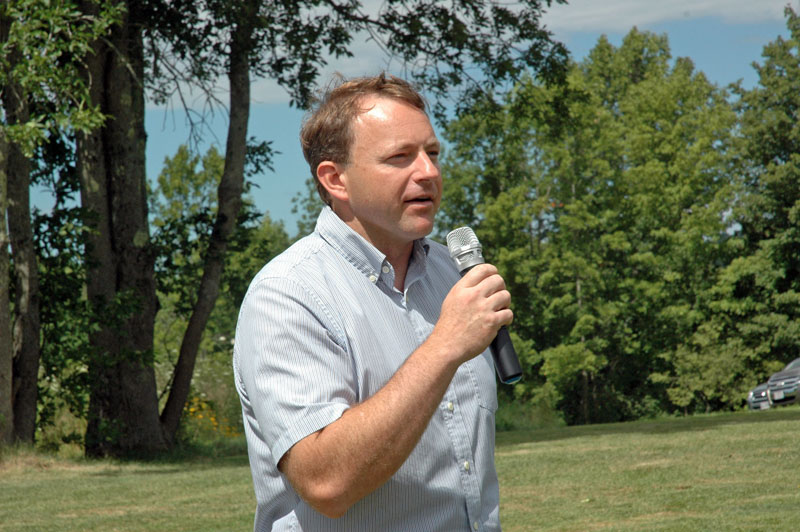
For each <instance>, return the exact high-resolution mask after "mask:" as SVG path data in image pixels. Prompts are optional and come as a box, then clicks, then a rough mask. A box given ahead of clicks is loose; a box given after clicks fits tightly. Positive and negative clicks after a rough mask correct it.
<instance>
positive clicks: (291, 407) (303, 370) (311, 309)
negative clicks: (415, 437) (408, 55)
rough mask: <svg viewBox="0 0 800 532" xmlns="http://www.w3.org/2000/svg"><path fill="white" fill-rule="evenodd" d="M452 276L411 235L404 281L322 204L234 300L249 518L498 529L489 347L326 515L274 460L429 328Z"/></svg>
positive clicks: (392, 366) (342, 527) (447, 262)
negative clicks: (336, 513)
mask: <svg viewBox="0 0 800 532" xmlns="http://www.w3.org/2000/svg"><path fill="white" fill-rule="evenodd" d="M458 279H459V274H458V271H457V270H456V268H455V265H454V263H453V261H452V260H451V259H450V256H449V254H448V252H447V248H446V247H445V246H443V245H441V244H438V243H436V242H433V241H431V240H428V239H421V240H418V241H416V242H415V243H414V250H413V253H412V257H411V260H410V262H409V267H408V272H407V275H406V283H405V285H406V286H405V290H404V291H403V292H401V291H399V290H397V289H395V288H394V270H393V268H392V266H391V265H390V264H389V262H388V261H387V260H386V257H385V256H384V255H383V254H381V253H380V252H379V251H378V250H377V249H376V248H375V247H374V246H372V245H371V244H370V243H368V242H367V241H366V240H365V239H364V238H362V237H361V236H360V235H358V234H357V233H356V232H355V231H353V230H352V229H350V227H348V226H347V225H346V224H345V223H344V222H343V221H341V220H340V219H339V218H338V217H337V216H336V215H335V214H334V213H333V211H331V210H330V209H329V208H327V207H326V208H325V209H324V210H323V211H322V213H321V214H320V216H319V219H318V220H317V226H316V229H315V231H314V233H312V234H311V235H309V236H306V237H305V238H303V239H301V240H299V241H298V242H296V243H295V244H294V245H292V246H291V247H290V248H289V249H287V250H286V251H285V252H283V253H282V254H281V255H279V256H278V257H276V258H275V259H274V260H272V261H270V263H269V264H267V265H266V266H265V267H264V268H263V269H262V270H261V271H260V272H259V273H258V274H257V275H256V277H255V278H254V279H253V281H252V283H251V285H250V288H249V289H248V292H247V295H246V296H245V298H244V301H243V302H242V307H241V310H240V313H239V321H238V324H237V330H236V343H235V347H234V355H233V365H234V375H235V379H236V387H237V390H238V392H239V397H240V399H241V403H242V412H243V417H244V428H245V434H246V437H247V445H248V453H249V457H250V467H251V471H252V474H253V484H254V488H255V494H256V501H257V507H256V517H255V530H256V531H257V532H264V531H270V530H271V531H289V530H292V531H301V530H302V531H313V532H317V531H346V532H359V531H364V532H367V531H368V532H376V531H379V532H386V531H402V532H411V531H420V532H432V531H447V532H450V531H459V530H465V531H466V530H480V531H497V530H500V521H499V515H498V513H499V490H498V483H497V473H496V471H495V465H494V443H495V433H494V423H495V418H494V415H495V410H496V409H497V395H496V392H497V390H496V384H495V376H494V365H493V362H492V358H491V355H490V354H489V351H488V350H487V351H486V352H484V353H482V354H481V355H479V356H477V357H475V358H474V359H472V360H470V361H469V362H466V363H464V364H462V365H461V367H460V368H459V369H458V371H457V372H456V374H455V376H454V377H453V380H452V381H451V382H450V385H449V386H448V388H447V391H446V392H445V395H444V397H443V399H442V401H441V404H440V406H439V408H438V409H437V411H436V412H435V413H434V415H433V418H432V419H431V421H430V423H429V425H428V427H427V429H426V430H425V432H424V434H423V435H422V438H421V439H420V441H419V443H418V444H417V446H416V447H415V449H414V450H413V451H412V453H411V455H410V456H409V457H408V459H407V460H406V461H405V463H404V464H403V465H402V466H401V467H400V469H399V470H398V471H397V472H396V473H395V474H394V475H393V476H392V477H391V479H389V481H388V482H386V483H385V484H384V485H382V486H381V487H380V488H378V489H377V490H376V491H374V492H372V493H371V494H369V495H367V496H366V497H364V498H363V499H361V500H360V501H359V502H357V503H356V504H355V505H353V506H352V507H351V508H350V509H349V510H348V511H347V512H346V513H345V515H344V516H342V517H340V518H338V519H331V518H328V517H325V516H324V515H322V514H320V513H318V512H316V511H315V510H313V509H312V508H311V507H310V506H309V505H308V504H306V503H305V502H304V501H303V500H302V499H300V497H299V496H298V495H297V493H296V492H295V491H294V489H293V488H292V486H291V484H289V482H288V481H287V479H286V478H285V477H283V476H282V475H281V473H280V472H279V471H278V469H277V463H278V461H279V460H280V458H281V457H282V456H283V454H284V453H285V452H286V451H287V450H288V449H289V448H291V447H292V445H294V444H295V443H297V442H298V441H300V440H301V439H303V438H304V437H306V436H308V435H309V434H312V433H314V432H316V431H318V430H320V429H322V428H323V427H325V426H326V425H328V424H330V423H332V422H334V421H336V420H337V419H338V418H339V417H340V416H341V415H342V413H343V412H344V411H345V410H347V409H348V408H349V407H350V406H352V405H355V404H357V403H359V402H362V401H364V400H365V399H367V398H368V397H370V396H372V395H373V394H375V393H376V392H377V391H378V390H379V389H380V388H381V387H382V386H383V385H384V384H385V383H386V382H387V381H388V380H389V379H390V378H391V377H392V375H393V374H394V372H395V371H396V370H397V369H398V368H399V367H400V366H401V365H402V364H403V362H404V361H405V360H406V358H407V357H408V356H409V355H410V354H411V353H412V352H413V351H414V350H416V349H417V347H419V345H420V344H421V343H422V342H423V341H424V340H425V339H426V338H427V337H428V335H429V334H430V333H431V331H432V330H433V326H434V324H435V323H436V320H437V319H438V317H439V312H440V309H441V304H442V301H443V300H444V298H445V296H446V295H447V293H448V292H449V290H450V288H451V287H452V286H453V284H454V283H455V282H456V281H458Z"/></svg>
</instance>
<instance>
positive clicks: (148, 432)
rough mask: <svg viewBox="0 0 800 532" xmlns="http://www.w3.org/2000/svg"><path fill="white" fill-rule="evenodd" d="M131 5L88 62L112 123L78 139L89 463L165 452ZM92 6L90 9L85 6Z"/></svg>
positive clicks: (139, 47) (96, 94)
mask: <svg viewBox="0 0 800 532" xmlns="http://www.w3.org/2000/svg"><path fill="white" fill-rule="evenodd" d="M134 4H135V2H128V5H127V8H128V11H127V13H126V15H125V17H124V19H123V21H122V22H121V23H120V25H118V26H116V27H114V28H113V30H112V33H111V35H110V36H109V37H108V40H107V41H103V42H97V43H95V46H94V48H95V53H94V54H93V55H90V56H89V57H88V58H87V60H86V69H87V70H86V76H87V81H88V83H89V84H90V90H91V94H92V102H93V103H96V104H99V105H100V107H101V110H102V111H103V113H105V114H106V115H108V116H109V117H111V118H109V119H108V120H107V121H106V123H105V125H104V126H103V127H102V128H101V129H99V130H98V131H96V132H94V133H91V134H82V135H79V138H78V143H77V144H78V150H77V155H78V172H79V176H80V180H81V202H82V204H83V206H84V207H87V208H88V209H90V210H91V211H92V212H93V213H94V215H95V216H96V219H95V224H94V229H95V232H94V233H93V234H92V235H91V237H90V239H89V243H88V246H87V257H86V261H87V265H88V271H89V275H88V282H87V295H88V297H89V300H90V301H91V302H92V304H93V305H94V308H95V309H96V311H97V312H98V324H99V329H98V330H97V331H96V332H94V333H92V335H91V337H90V342H91V345H92V351H93V352H92V356H91V362H90V364H89V374H90V399H89V420H88V422H89V423H88V427H87V430H86V453H87V455H89V456H105V455H111V456H129V455H142V454H152V453H154V452H158V451H161V450H164V449H165V448H166V440H165V438H164V434H163V431H162V430H161V424H160V421H159V418H158V397H157V392H156V381H155V372H154V370H153V365H152V353H153V326H154V321H155V313H156V306H157V304H156V302H157V300H156V291H155V280H154V261H153V256H152V252H151V250H150V246H149V243H150V231H149V226H148V220H147V196H146V173H145V142H146V135H145V130H144V86H143V76H144V68H143V44H142V31H141V28H140V27H139V26H138V24H137V23H136V12H135V5H134ZM87 5H88V6H91V3H87Z"/></svg>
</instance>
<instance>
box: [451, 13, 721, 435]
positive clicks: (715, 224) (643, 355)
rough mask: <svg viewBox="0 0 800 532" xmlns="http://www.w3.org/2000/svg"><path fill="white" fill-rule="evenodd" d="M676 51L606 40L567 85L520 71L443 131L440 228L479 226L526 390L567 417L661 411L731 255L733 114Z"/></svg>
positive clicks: (641, 40) (646, 42) (525, 395)
mask: <svg viewBox="0 0 800 532" xmlns="http://www.w3.org/2000/svg"><path fill="white" fill-rule="evenodd" d="M670 61H671V56H670V53H669V47H668V44H667V41H666V37H660V36H656V35H652V34H648V33H642V32H639V31H637V30H635V29H634V30H632V31H631V32H630V33H629V34H628V35H627V36H626V37H625V39H624V40H623V43H622V46H621V47H619V48H615V47H614V46H612V45H611V44H610V43H609V42H608V41H607V40H605V39H604V38H601V39H600V41H599V42H598V44H597V45H596V46H595V48H594V49H593V50H592V51H591V52H590V53H589V55H588V57H587V58H586V59H585V60H584V61H583V62H581V63H579V64H575V65H573V66H572V68H571V70H570V73H569V76H568V86H567V87H566V88H555V89H553V88H547V87H543V86H541V85H540V84H537V83H535V82H534V81H533V80H527V81H525V82H524V83H522V84H520V85H519V86H518V87H517V88H516V89H515V91H513V92H512V93H511V94H510V96H509V98H508V99H507V101H506V102H505V104H504V105H503V106H501V107H498V106H495V105H494V104H493V103H492V102H486V103H483V104H479V105H476V106H475V108H474V109H473V112H472V113H469V114H465V115H462V116H461V117H459V119H458V120H457V121H455V122H454V123H452V124H451V125H450V127H449V128H448V130H447V137H448V140H449V141H450V142H451V143H453V145H454V148H453V150H452V151H451V152H448V153H447V156H446V157H445V165H444V168H445V172H446V179H447V181H448V187H446V198H445V200H444V202H443V204H444V205H445V216H444V218H443V222H444V223H443V226H455V225H458V224H472V225H474V226H475V230H476V233H477V234H478V236H479V238H480V240H481V242H482V243H483V245H484V247H485V249H486V250H487V253H486V254H487V259H488V260H491V261H493V262H494V263H495V264H497V266H498V268H499V269H500V271H501V272H502V273H503V275H504V277H505V279H506V282H507V285H508V286H509V290H510V291H511V292H512V294H513V296H514V297H513V305H514V309H515V316H516V317H515V322H514V324H513V329H514V330H515V331H516V332H517V334H518V336H519V338H520V342H518V345H520V346H521V349H519V348H518V350H519V351H520V355H521V358H522V359H523V362H524V364H525V367H526V370H527V371H526V375H527V376H528V377H527V379H526V382H525V383H524V384H523V385H522V386H521V387H520V386H519V385H518V386H517V389H516V390H515V395H517V396H518V397H517V399H521V400H532V399H533V398H534V397H539V400H540V401H541V400H544V397H546V396H550V397H551V399H550V400H551V401H552V400H556V401H557V402H558V405H559V409H561V410H562V412H563V413H564V415H565V417H566V419H567V421H568V422H571V423H575V422H583V423H588V422H597V421H615V420H624V419H633V418H636V417H639V416H642V415H652V414H654V413H656V412H659V411H661V410H662V409H664V408H665V407H666V406H667V403H666V401H665V399H666V398H665V397H664V393H663V386H662V385H661V383H660V382H659V380H658V379H657V378H656V379H651V377H652V376H653V374H654V373H655V374H657V372H658V371H659V370H663V369H665V368H667V367H669V365H668V359H669V357H670V355H668V353H672V352H673V350H674V349H675V348H676V347H677V345H678V344H679V343H680V340H681V338H682V335H683V334H685V333H686V332H687V331H691V330H693V328H694V327H695V326H696V324H697V322H698V320H699V319H700V317H701V316H700V315H699V314H698V312H697V307H698V302H697V301H696V299H695V294H697V293H699V292H701V291H702V289H703V288H704V286H707V285H708V283H709V282H710V281H711V280H712V279H713V277H714V275H715V271H716V268H717V265H718V264H719V263H720V262H724V261H725V260H726V258H727V257H729V256H730V255H731V252H732V251H731V249H730V244H729V241H728V240H729V239H728V238H727V237H726V232H725V231H726V229H727V222H726V218H725V212H726V211H727V210H729V209H730V205H731V201H732V190H731V188H730V187H729V186H728V183H727V181H726V179H725V176H726V174H727V165H728V162H727V150H728V149H729V145H730V139H729V138H728V134H729V133H728V132H729V131H730V129H731V127H732V125H733V123H734V114H733V111H732V110H731V108H730V105H729V103H728V102H727V99H726V94H725V93H724V92H723V91H720V90H719V89H717V88H715V87H714V86H713V85H711V84H710V83H709V82H708V81H707V80H706V78H705V77H704V76H703V75H702V73H697V72H695V71H694V69H693V65H692V64H691V62H690V61H689V60H687V59H678V60H676V61H675V62H674V64H672V65H670ZM554 101H558V102H562V103H563V104H564V105H565V106H566V109H567V115H566V116H554V115H553V114H552V113H551V112H549V111H548V110H547V107H548V106H549V105H550V103H551V102H554ZM662 355H663V357H662ZM665 362H666V363H665ZM537 375H538V376H537ZM543 394H545V395H543Z"/></svg>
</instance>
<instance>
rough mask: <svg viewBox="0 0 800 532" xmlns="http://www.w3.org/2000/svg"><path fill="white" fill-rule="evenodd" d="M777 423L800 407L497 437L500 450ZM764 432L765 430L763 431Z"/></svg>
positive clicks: (797, 415) (794, 416)
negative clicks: (612, 436) (594, 438)
mask: <svg viewBox="0 0 800 532" xmlns="http://www.w3.org/2000/svg"><path fill="white" fill-rule="evenodd" d="M777 421H800V406H798V405H791V406H786V407H777V408H772V409H770V410H762V411H741V412H726V413H714V414H696V415H692V416H685V417H664V418H658V419H648V420H638V421H628V422H624V423H604V424H597V425H578V426H571V427H555V428H551V429H533V430H517V431H509V432H498V433H497V447H498V448H499V447H503V446H506V445H515V444H519V443H533V442H544V441H556V440H564V439H568V438H580V437H585V436H600V435H608V434H634V433H641V434H660V433H676V432H691V431H703V430H708V429H710V428H713V427H717V426H720V425H747V424H752V425H754V429H753V430H759V429H756V428H755V426H758V425H762V424H766V423H772V422H777ZM762 430H763V429H762Z"/></svg>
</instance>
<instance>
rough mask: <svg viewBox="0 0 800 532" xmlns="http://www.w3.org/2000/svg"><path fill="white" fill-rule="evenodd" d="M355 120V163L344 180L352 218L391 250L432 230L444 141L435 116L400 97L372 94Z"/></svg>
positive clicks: (352, 157) (360, 230)
mask: <svg viewBox="0 0 800 532" xmlns="http://www.w3.org/2000/svg"><path fill="white" fill-rule="evenodd" d="M361 103H362V107H363V108H365V109H368V110H367V111H366V112H363V113H362V114H360V115H359V116H358V117H357V118H356V120H355V122H354V124H353V136H354V139H353V145H352V147H351V151H350V163H349V164H348V165H345V166H343V169H342V171H341V176H342V181H343V182H344V183H345V186H346V188H347V195H348V206H349V209H350V211H351V213H352V216H353V219H352V220H345V221H346V222H348V224H349V225H350V226H351V227H353V229H355V230H356V231H357V232H358V233H359V234H361V235H362V236H364V237H365V238H366V239H367V240H369V241H370V242H372V244H373V245H375V247H377V248H378V249H380V250H381V251H383V252H384V253H385V254H387V255H389V254H391V253H396V252H398V251H399V250H401V249H406V248H405V247H406V246H408V244H410V243H411V242H413V241H414V240H416V239H418V238H422V237H423V236H425V235H428V234H429V233H430V232H431V231H432V230H433V220H434V216H435V214H436V211H437V210H438V209H439V203H440V202H441V199H442V175H441V172H440V171H439V141H438V139H437V138H436V134H435V133H434V131H433V127H432V126H431V123H430V120H428V117H427V116H426V115H425V113H423V112H422V111H420V110H419V109H417V108H415V107H413V106H411V105H409V104H407V103H405V102H402V101H399V100H394V99H391V98H384V97H376V96H369V97H365V98H364V100H362V102H361Z"/></svg>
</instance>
